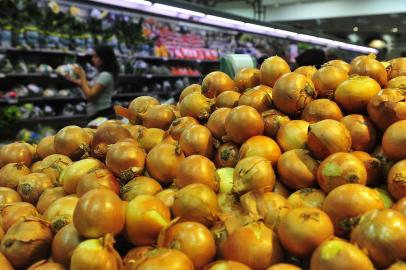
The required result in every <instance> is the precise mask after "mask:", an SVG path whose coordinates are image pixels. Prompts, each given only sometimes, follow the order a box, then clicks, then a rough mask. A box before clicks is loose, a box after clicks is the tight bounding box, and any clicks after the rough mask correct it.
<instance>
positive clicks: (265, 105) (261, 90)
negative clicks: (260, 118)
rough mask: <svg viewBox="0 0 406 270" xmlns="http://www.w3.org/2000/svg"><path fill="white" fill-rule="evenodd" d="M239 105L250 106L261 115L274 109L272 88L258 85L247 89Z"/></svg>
mask: <svg viewBox="0 0 406 270" xmlns="http://www.w3.org/2000/svg"><path fill="white" fill-rule="evenodd" d="M238 105H248V106H251V107H253V108H254V109H256V110H257V111H258V112H259V113H262V112H264V111H266V110H270V109H272V107H273V106H272V88H271V87H269V86H266V85H258V86H256V87H254V88H251V89H247V90H246V91H245V92H244V93H243V94H242V95H241V97H240V99H239V101H238Z"/></svg>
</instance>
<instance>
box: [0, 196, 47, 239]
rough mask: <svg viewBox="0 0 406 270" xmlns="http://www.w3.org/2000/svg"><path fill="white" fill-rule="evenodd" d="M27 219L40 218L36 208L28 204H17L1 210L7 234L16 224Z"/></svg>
mask: <svg viewBox="0 0 406 270" xmlns="http://www.w3.org/2000/svg"><path fill="white" fill-rule="evenodd" d="M26 217H39V213H38V211H37V209H35V207H34V206H33V205H32V204H30V203H27V202H16V203H11V204H7V205H4V206H3V207H2V208H1V219H0V221H1V226H2V228H3V230H4V231H5V232H7V231H8V229H9V228H10V227H11V226H12V225H13V224H15V223H17V222H19V221H20V220H22V219H24V218H26Z"/></svg>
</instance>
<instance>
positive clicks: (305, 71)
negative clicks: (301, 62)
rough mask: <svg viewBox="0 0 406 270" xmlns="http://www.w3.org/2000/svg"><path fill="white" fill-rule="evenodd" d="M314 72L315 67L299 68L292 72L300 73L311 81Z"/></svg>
mask: <svg viewBox="0 0 406 270" xmlns="http://www.w3.org/2000/svg"><path fill="white" fill-rule="evenodd" d="M316 71H317V68H316V67H315V66H301V67H298V68H297V69H295V70H294V71H293V72H296V73H300V74H302V75H304V76H306V77H307V78H309V79H311V78H312V77H313V75H314V73H315V72H316Z"/></svg>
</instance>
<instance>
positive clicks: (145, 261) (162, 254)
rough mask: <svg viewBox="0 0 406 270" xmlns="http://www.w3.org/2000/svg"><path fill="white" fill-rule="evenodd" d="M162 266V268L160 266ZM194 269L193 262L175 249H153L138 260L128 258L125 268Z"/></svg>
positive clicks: (134, 269)
mask: <svg viewBox="0 0 406 270" xmlns="http://www.w3.org/2000/svg"><path fill="white" fill-rule="evenodd" d="M162 267H164V268H162ZM152 269H165V270H181V269H182V270H194V267H193V263H192V261H191V260H190V259H189V257H188V256H186V255H185V254H184V253H183V252H180V251H178V250H176V249H164V248H158V249H154V250H152V251H150V252H148V253H147V254H145V257H144V258H142V259H140V260H130V261H129V262H128V264H127V265H126V268H125V270H152Z"/></svg>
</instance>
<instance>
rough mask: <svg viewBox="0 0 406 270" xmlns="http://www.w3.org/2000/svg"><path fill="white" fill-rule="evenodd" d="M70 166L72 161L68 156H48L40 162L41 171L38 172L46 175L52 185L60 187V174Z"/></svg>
mask: <svg viewBox="0 0 406 270" xmlns="http://www.w3.org/2000/svg"><path fill="white" fill-rule="evenodd" d="M70 164H72V160H71V159H70V158H69V157H68V156H64V155H60V154H53V155H49V156H47V157H46V158H44V159H43V160H42V161H41V170H40V171H39V172H41V173H45V174H46V175H48V176H49V177H50V178H51V180H52V182H53V183H54V185H56V186H61V185H63V183H61V181H60V177H61V174H62V172H63V171H64V169H65V168H66V167H68V166H69V165H70Z"/></svg>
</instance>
